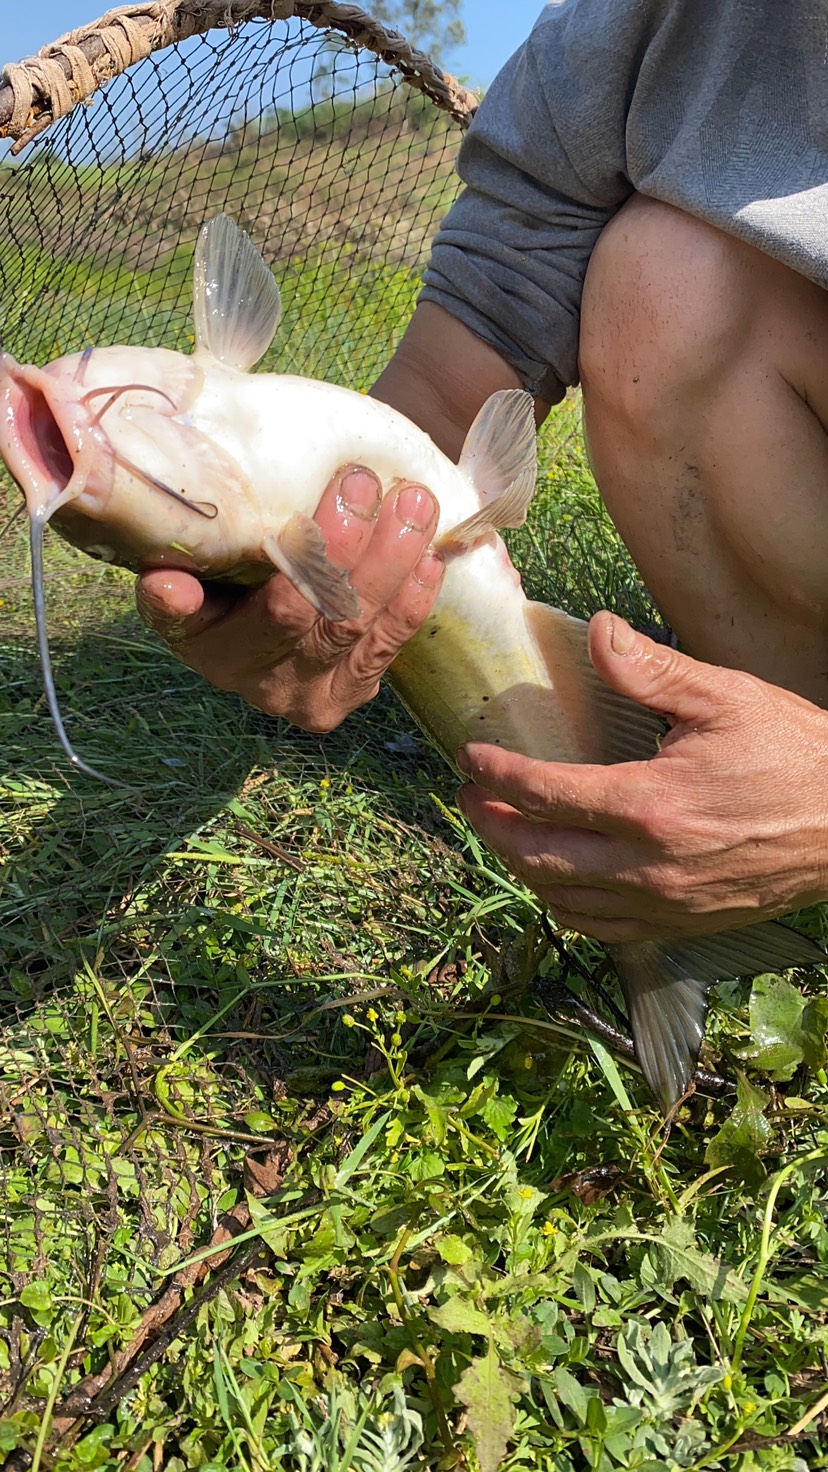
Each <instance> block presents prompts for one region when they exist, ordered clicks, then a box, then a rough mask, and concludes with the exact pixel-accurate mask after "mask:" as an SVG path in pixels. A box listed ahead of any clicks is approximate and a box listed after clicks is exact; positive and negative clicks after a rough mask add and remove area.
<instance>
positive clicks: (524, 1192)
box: [518, 1186, 535, 1201]
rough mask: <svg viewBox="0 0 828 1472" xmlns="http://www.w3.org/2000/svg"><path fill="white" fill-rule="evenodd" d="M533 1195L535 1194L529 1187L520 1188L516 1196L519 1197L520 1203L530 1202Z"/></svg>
mask: <svg viewBox="0 0 828 1472" xmlns="http://www.w3.org/2000/svg"><path fill="white" fill-rule="evenodd" d="M534 1194H535V1193H534V1191H533V1190H532V1187H531V1186H521V1188H520V1190H519V1191H518V1196H519V1197H520V1199H521V1201H531V1200H532V1197H533V1196H534Z"/></svg>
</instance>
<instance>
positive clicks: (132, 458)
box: [0, 347, 272, 583]
mask: <svg viewBox="0 0 828 1472" xmlns="http://www.w3.org/2000/svg"><path fill="white" fill-rule="evenodd" d="M203 379H204V371H203V369H202V367H201V366H200V365H199V363H198V361H197V360H196V359H195V358H187V357H184V356H183V355H182V354H180V353H176V352H171V351H169V350H168V349H166V348H140V347H137V348H136V347H109V348H95V349H92V348H87V350H86V351H85V352H83V353H79V354H72V355H71V356H69V357H65V358H58V359H56V361H55V362H53V363H50V364H49V365H48V367H46V368H35V367H32V366H30V365H26V366H24V365H21V364H18V363H16V362H15V360H14V358H12V357H11V355H10V354H8V353H0V455H2V457H3V459H4V460H5V462H6V464H7V465H8V467H9V470H10V471H11V473H12V475H13V476H14V478H15V480H16V481H17V483H18V485H20V487H21V489H22V490H23V494H24V496H25V498H26V507H27V510H28V513H29V517H30V520H31V522H32V524H33V525H34V524H36V523H40V524H41V525H45V524H46V523H47V522H51V523H52V525H53V526H54V527H55V529H56V530H57V531H58V532H59V533H60V535H61V536H62V537H64V538H65V539H66V541H68V542H71V543H72V544H73V545H74V546H76V547H79V548H80V549H81V550H82V551H84V552H87V553H88V554H89V555H90V556H92V557H98V558H100V559H102V560H103V561H105V562H113V563H117V564H118V565H119V566H122V567H128V568H130V569H132V571H133V572H140V571H143V570H145V569H147V568H152V567H176V568H180V569H182V570H184V571H187V572H192V573H195V574H197V575H199V576H205V575H209V576H210V577H214V578H215V577H219V578H220V577H225V578H228V579H232V580H233V581H234V582H254V583H255V582H261V581H264V579H265V578H266V577H267V576H269V574H270V573H271V572H272V564H271V563H270V562H269V561H268V560H267V558H266V557H265V556H264V555H263V553H262V551H261V535H260V531H259V523H258V516H257V511H256V502H255V499H254V497H253V494H252V491H251V487H250V485H249V482H248V480H247V478H246V477H245V475H244V474H243V472H242V471H241V469H240V467H239V466H238V465H237V464H236V463H235V461H234V460H233V459H232V458H231V457H230V456H229V455H228V454H227V452H226V451H225V450H223V449H222V448H221V446H220V445H218V444H216V443H215V442H214V441H213V440H212V439H211V438H210V437H209V436H208V435H206V434H204V433H203V432H202V431H201V430H198V429H196V428H195V427H194V426H193V425H192V424H190V423H189V422H188V411H189V410H190V408H191V407H192V405H193V404H194V403H195V400H196V399H197V397H198V394H199V393H200V391H201V388H202V385H203ZM245 543H247V545H246V546H245Z"/></svg>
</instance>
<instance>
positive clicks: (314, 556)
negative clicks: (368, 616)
mask: <svg viewBox="0 0 828 1472" xmlns="http://www.w3.org/2000/svg"><path fill="white" fill-rule="evenodd" d="M262 546H263V548H264V550H265V552H266V554H267V556H268V557H269V558H270V560H271V562H272V563H273V564H274V566H275V567H278V569H279V571H280V572H283V573H284V575H285V577H286V578H287V579H288V580H289V581H290V582H291V583H293V586H294V588H296V590H297V592H299V593H301V594H302V597H303V598H307V600H308V602H309V603H310V604H312V605H313V607H314V608H315V609H316V611H317V613H321V614H322V617H323V618H328V619H330V620H331V622H332V623H341V622H342V621H343V619H346V618H359V613H360V608H359V599H358V597H357V595H356V592H355V590H354V589H353V588H352V587H351V583H350V581H349V578H348V574H347V572H346V571H345V569H344V568H341V567H334V565H333V563H332V562H331V561H329V559H328V551H327V546H326V543H325V538H324V537H323V535H322V533H321V531H320V530H319V527H318V526H317V525H316V522H315V521H312V520H311V518H310V517H309V516H301V515H300V514H299V513H297V514H296V515H295V516H292V517H291V518H290V520H289V521H287V522H286V523H285V525H284V526H283V527H282V530H281V531H280V532H279V535H278V536H274V535H273V534H272V533H271V532H268V533H266V535H265V536H264V537H263V539H262Z"/></svg>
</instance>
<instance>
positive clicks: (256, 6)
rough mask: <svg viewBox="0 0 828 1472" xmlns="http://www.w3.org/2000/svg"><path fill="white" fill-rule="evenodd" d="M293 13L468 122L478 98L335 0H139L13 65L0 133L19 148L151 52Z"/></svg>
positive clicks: (6, 79) (5, 76) (0, 103)
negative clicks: (337, 35) (342, 40)
mask: <svg viewBox="0 0 828 1472" xmlns="http://www.w3.org/2000/svg"><path fill="white" fill-rule="evenodd" d="M292 16H297V17H298V18H300V19H302V20H306V21H308V22H309V23H310V24H311V25H313V26H317V27H318V28H319V29H320V30H334V31H338V32H340V34H341V35H343V36H345V37H347V39H348V41H350V42H351V43H352V44H353V46H354V47H355V48H359V49H360V50H365V51H371V52H373V53H374V55H375V56H377V57H379V58H380V60H382V61H384V62H386V63H387V65H389V66H391V67H393V68H394V70H395V71H398V72H399V73H400V74H401V75H402V77H403V78H404V79H405V81H406V82H407V83H408V84H409V86H411V87H414V88H415V89H416V90H417V91H419V92H422V93H424V94H425V96H426V97H430V98H431V100H432V102H434V103H436V105H437V106H438V107H440V108H442V109H443V111H444V112H447V113H449V114H450V116H451V117H453V118H454V120H455V121H456V122H458V123H459V124H460V126H461V127H463V128H466V127H468V125H469V123H470V122H471V119H472V117H473V115H474V111H475V108H476V107H477V102H478V99H477V97H476V96H475V94H474V93H473V92H470V91H469V90H468V88H466V87H463V86H462V84H461V83H460V82H458V81H457V80H456V78H455V77H452V76H451V75H450V74H449V73H448V72H444V71H441V69H440V67H438V66H437V65H436V64H435V63H434V62H433V61H432V60H431V57H430V56H427V55H426V53H425V52H424V51H418V50H417V49H416V48H415V47H413V46H411V45H410V44H409V42H408V41H406V40H405V38H404V37H403V36H401V35H400V33H399V31H394V30H391V29H390V28H388V27H387V26H384V25H382V24H381V22H380V21H377V20H374V19H373V17H372V16H370V15H367V14H366V12H365V11H364V10H361V9H360V7H359V6H358V5H350V4H342V3H340V0H138V3H134V4H131V5H120V6H118V7H117V8H116V9H114V10H108V11H107V12H106V14H105V15H104V16H102V17H101V19H100V20H96V21H92V22H91V24H90V25H87V26H81V27H80V28H79V29H78V30H75V31H69V32H67V34H66V35H65V36H61V37H60V39H59V40H57V41H54V42H53V43H52V44H51V45H49V46H44V47H42V48H41V50H40V51H39V52H38V53H37V56H32V57H28V58H27V59H26V60H25V61H21V62H16V63H10V64H9V65H7V66H5V67H4V68H3V71H2V85H0V138H14V139H16V140H17V141H16V143H15V145H14V148H13V149H12V152H13V153H19V152H20V151H21V150H22V149H23V148H25V147H26V144H27V143H29V142H31V140H32V138H34V137H36V136H37V135H38V134H39V133H42V132H44V131H45V129H46V128H48V127H50V126H51V125H52V123H55V122H57V120H58V118H61V117H65V116H66V114H67V113H69V112H71V111H72V109H73V108H75V107H77V106H78V105H79V104H80V103H83V102H86V101H87V100H88V99H89V98H90V97H91V96H92V95H93V93H95V92H96V91H97V90H98V88H99V87H102V86H103V85H104V83H105V82H108V81H110V80H111V78H112V77H115V76H118V75H119V74H120V73H121V72H124V71H126V70H127V68H128V67H130V66H134V65H135V64H136V63H137V62H139V61H142V60H143V59H144V58H145V57H147V56H150V55H151V54H152V53H153V52H154V51H162V50H164V48H165V47H167V46H173V45H175V43H176V42H177V41H185V40H187V38H188V37H190V36H200V35H203V34H204V33H205V32H206V31H209V30H212V29H214V28H218V29H230V28H231V27H234V26H239V25H242V24H243V23H244V22H245V21H248V20H268V21H279V20H289V19H290V18H291V17H292Z"/></svg>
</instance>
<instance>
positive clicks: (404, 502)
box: [394, 486, 437, 532]
mask: <svg viewBox="0 0 828 1472" xmlns="http://www.w3.org/2000/svg"><path fill="white" fill-rule="evenodd" d="M394 510H395V511H396V513H397V516H398V518H399V520H400V521H401V522H402V523H403V526H409V527H410V528H411V530H412V531H413V532H424V531H427V530H428V528H429V527H430V526H431V523H432V522H433V520H434V517H435V515H436V513H437V502H436V501H435V499H434V497H433V496H432V494H431V492H430V491H427V490H426V488H425V486H404V487H403V489H402V490H401V491H400V492H399V493H398V495H397V499H396V501H395V503H394Z"/></svg>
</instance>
